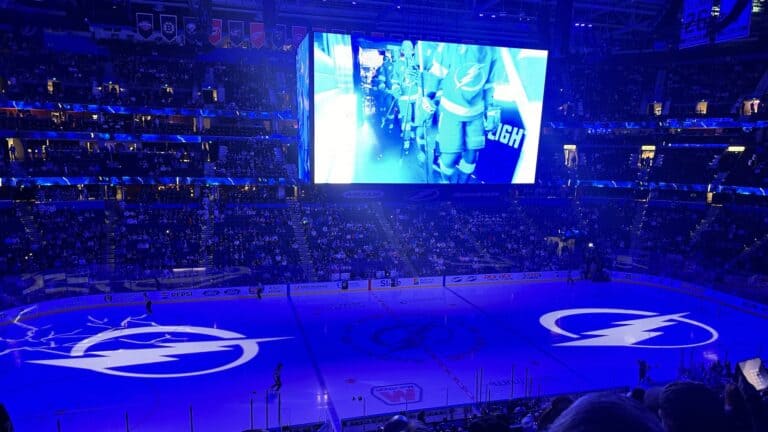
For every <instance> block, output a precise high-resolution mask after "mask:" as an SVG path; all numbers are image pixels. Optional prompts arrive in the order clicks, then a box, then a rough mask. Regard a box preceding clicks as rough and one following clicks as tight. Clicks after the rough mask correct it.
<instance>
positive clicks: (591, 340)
mask: <svg viewBox="0 0 768 432" xmlns="http://www.w3.org/2000/svg"><path fill="white" fill-rule="evenodd" d="M622 315H623V316H634V317H641V318H630V319H626V318H619V319H616V317H618V316H622ZM686 315H688V312H679V313H672V314H659V313H656V312H647V311H642V310H631V309H610V308H581V309H564V310H559V311H554V312H550V313H547V314H544V315H542V316H541V318H539V322H540V323H541V325H542V326H544V328H546V329H547V330H549V331H551V332H552V333H554V334H557V335H560V336H565V337H568V338H571V339H574V340H572V341H568V342H562V343H557V344H555V346H583V347H584V346H588V347H634V348H689V347H695V346H700V345H706V344H709V343H712V342H714V341H716V340H717V338H718V337H719V335H718V333H717V331H716V330H715V329H713V328H712V327H710V326H708V325H706V324H703V323H701V322H698V321H694V320H692V319H690V318H687V317H686ZM606 317H610V319H609V320H605V318H606ZM569 318H571V319H570V320H569ZM578 318H581V320H579V319H578ZM601 318H602V319H601ZM565 321H569V323H570V325H572V326H573V328H571V329H570V331H568V330H565V329H564V328H563V327H566V326H568V325H565V323H564V322H565ZM574 321H579V322H574ZM577 324H578V325H577ZM576 327H578V331H577V330H576ZM662 329H663V330H662Z"/></svg>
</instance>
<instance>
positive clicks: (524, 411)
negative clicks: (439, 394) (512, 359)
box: [379, 360, 768, 432]
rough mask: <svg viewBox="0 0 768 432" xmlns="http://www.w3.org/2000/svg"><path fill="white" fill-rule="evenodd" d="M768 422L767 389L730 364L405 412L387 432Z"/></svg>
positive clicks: (702, 427) (685, 431)
mask: <svg viewBox="0 0 768 432" xmlns="http://www.w3.org/2000/svg"><path fill="white" fill-rule="evenodd" d="M767 428H768V395H767V394H765V393H764V392H763V393H762V394H761V393H760V392H758V391H756V390H755V389H754V387H752V386H751V385H750V384H749V383H748V382H747V381H746V380H745V379H744V377H743V376H742V375H741V373H740V372H737V371H736V370H735V369H734V368H733V367H732V366H731V364H730V363H729V362H725V363H722V362H720V361H719V360H718V361H714V362H711V363H700V364H698V365H696V366H695V367H691V368H683V369H681V370H680V373H679V377H678V380H676V381H672V382H668V383H652V382H645V383H641V384H640V385H638V386H636V387H634V388H631V389H629V390H628V389H627V388H624V389H612V390H607V391H602V392H591V393H586V394H566V395H557V396H549V397H525V398H520V399H513V400H509V401H499V402H488V403H479V404H476V405H474V406H467V407H463V408H459V409H457V408H451V409H448V415H444V416H442V418H440V417H436V416H434V415H432V414H430V413H428V412H427V411H420V412H403V413H401V414H397V415H394V416H393V417H391V418H390V419H389V420H387V421H386V422H384V423H383V424H382V425H381V426H380V429H379V430H381V431H382V432H402V431H424V432H427V431H429V432H462V431H469V432H507V431H519V432H535V431H550V432H581V431H583V432H594V431H615V430H622V431H628V432H693V431H696V432H726V431H727V432H760V431H763V430H766V429H767Z"/></svg>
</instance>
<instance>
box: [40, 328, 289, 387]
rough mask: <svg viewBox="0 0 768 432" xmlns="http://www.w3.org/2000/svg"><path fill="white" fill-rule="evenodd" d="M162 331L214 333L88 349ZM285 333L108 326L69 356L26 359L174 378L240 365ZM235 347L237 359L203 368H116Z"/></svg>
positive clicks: (72, 351)
mask: <svg viewBox="0 0 768 432" xmlns="http://www.w3.org/2000/svg"><path fill="white" fill-rule="evenodd" d="M150 333H155V334H163V335H166V336H165V337H163V338H161V339H167V338H168V335H169V334H171V333H173V334H178V333H186V334H196V335H204V336H209V337H215V338H217V339H215V340H207V341H195V342H155V343H150V344H151V345H152V346H153V347H152V348H140V349H118V350H110V351H91V350H89V348H91V347H92V346H94V345H96V344H99V343H104V342H109V341H113V340H125V339H124V338H125V337H127V336H134V335H139V334H150ZM283 339H289V338H288V337H273V338H259V339H246V338H245V336H243V335H241V334H239V333H235V332H231V331H227V330H221V329H214V328H207V327H191V326H149V327H137V328H127V329H118V330H108V331H105V332H102V333H99V334H97V335H94V336H91V337H89V338H87V339H85V340H83V341H80V342H79V343H77V344H76V345H75V346H74V347H73V348H72V350H71V352H70V353H69V358H63V359H50V360H30V361H28V363H36V364H43V365H49V366H60V367H69V368H77V369H87V370H91V371H94V372H101V373H105V374H109V375H119V376H126V377H137V378H178V377H187V376H195V375H204V374H209V373H214V372H221V371H224V370H227V369H231V368H234V367H237V366H239V365H242V364H244V363H246V362H248V361H249V360H251V359H253V358H254V357H256V355H257V354H258V353H259V343H260V342H271V341H278V340H283ZM236 347H239V348H240V349H241V350H242V353H241V355H240V357H239V358H238V359H236V360H235V361H232V362H230V363H227V364H224V365H221V366H218V367H213V368H209V369H204V370H198V371H193V372H184V373H167V374H158V373H152V374H148V373H138V372H133V371H126V370H122V369H119V368H124V367H128V366H139V365H149V364H156V363H167V362H175V361H179V360H180V359H181V358H182V357H183V356H187V355H192V354H201V353H212V352H222V351H231V350H232V349H234V348H236Z"/></svg>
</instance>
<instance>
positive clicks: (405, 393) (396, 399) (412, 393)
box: [371, 383, 422, 405]
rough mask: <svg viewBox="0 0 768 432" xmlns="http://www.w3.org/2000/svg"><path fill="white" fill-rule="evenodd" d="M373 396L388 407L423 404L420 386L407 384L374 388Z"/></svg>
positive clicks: (372, 389)
mask: <svg viewBox="0 0 768 432" xmlns="http://www.w3.org/2000/svg"><path fill="white" fill-rule="evenodd" d="M371 394H372V395H373V396H374V397H375V398H376V399H378V400H380V401H382V402H384V403H385V404H387V405H402V404H412V403H418V402H421V395H422V390H421V387H420V386H419V385H418V384H414V383H405V384H393V385H386V386H377V387H372V388H371Z"/></svg>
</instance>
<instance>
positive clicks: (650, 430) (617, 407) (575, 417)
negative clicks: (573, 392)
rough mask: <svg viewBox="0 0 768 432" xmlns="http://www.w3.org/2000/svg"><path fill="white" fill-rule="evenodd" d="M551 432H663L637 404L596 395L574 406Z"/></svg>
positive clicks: (562, 415)
mask: <svg viewBox="0 0 768 432" xmlns="http://www.w3.org/2000/svg"><path fill="white" fill-rule="evenodd" d="M549 430H550V431H551V432H616V431H621V432H663V431H664V429H663V428H662V426H661V423H659V421H658V420H657V419H656V418H655V417H654V416H653V414H652V413H651V412H649V411H648V410H647V409H645V407H643V406H642V405H640V404H639V403H637V402H636V401H634V400H632V399H630V398H628V397H626V396H621V395H617V394H613V393H595V394H591V395H587V396H584V397H582V398H580V399H579V400H577V401H576V402H574V404H573V405H571V406H570V408H568V409H567V410H565V412H563V413H562V414H561V415H560V417H558V418H557V420H556V421H555V423H554V424H553V425H552V428H550V429H549Z"/></svg>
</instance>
